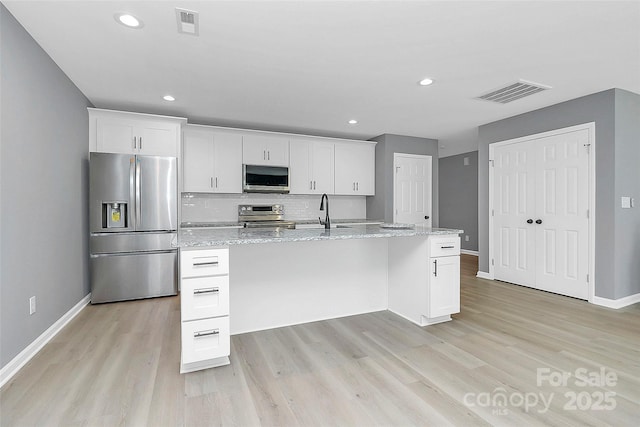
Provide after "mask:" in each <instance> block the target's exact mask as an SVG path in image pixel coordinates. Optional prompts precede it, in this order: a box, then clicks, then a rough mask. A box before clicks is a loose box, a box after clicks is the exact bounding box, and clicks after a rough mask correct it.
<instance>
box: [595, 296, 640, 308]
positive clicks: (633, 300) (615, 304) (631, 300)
mask: <svg viewBox="0 0 640 427" xmlns="http://www.w3.org/2000/svg"><path fill="white" fill-rule="evenodd" d="M591 302H592V303H593V304H595V305H600V306H602V307H608V308H615V309H619V308H623V307H627V306H629V305H632V304H637V303H639V302H640V293H637V294H633V295H629V296H627V297H624V298H618V299H609V298H603V297H597V296H594V297H593V301H591Z"/></svg>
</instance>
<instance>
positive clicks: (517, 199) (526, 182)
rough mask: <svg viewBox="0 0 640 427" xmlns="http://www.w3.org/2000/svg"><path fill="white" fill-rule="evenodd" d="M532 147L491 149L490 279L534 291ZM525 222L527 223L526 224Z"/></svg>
mask: <svg viewBox="0 0 640 427" xmlns="http://www.w3.org/2000/svg"><path fill="white" fill-rule="evenodd" d="M535 149H536V147H535V144H534V143H533V142H529V141H528V142H522V143H519V144H510V145H502V146H498V147H496V148H495V149H494V163H493V165H494V166H493V168H494V175H493V183H494V189H493V194H494V196H493V197H494V198H493V200H494V202H493V206H494V208H493V215H494V219H493V221H494V222H493V224H494V227H493V230H494V236H493V241H494V246H495V249H494V275H495V278H496V279H498V280H504V281H506V282H511V283H517V284H519V285H525V286H533V287H535V282H536V280H535V275H536V268H535V262H536V245H535V223H534V222H533V220H534V217H533V216H534V214H535V188H536V183H535ZM527 221H531V223H528V222H527Z"/></svg>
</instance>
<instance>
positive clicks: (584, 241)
mask: <svg viewBox="0 0 640 427" xmlns="http://www.w3.org/2000/svg"><path fill="white" fill-rule="evenodd" d="M588 143H589V132H588V131H587V130H586V129H585V130H580V131H575V132H570V133H565V134H561V135H555V136H551V137H547V138H544V139H540V140H538V141H537V142H536V148H537V151H536V182H537V183H538V186H539V187H538V190H537V191H536V213H535V218H534V219H535V220H536V221H540V222H541V223H540V224H537V223H535V226H536V227H535V229H536V284H537V286H536V287H537V288H539V289H543V290H546V291H550V292H556V293H559V294H563V295H568V296H572V297H576V298H581V299H587V298H588V283H587V274H588V272H589V264H588V260H589V255H588V249H589V219H588V214H587V210H588V208H589V151H588V147H586V146H585V145H586V144H588Z"/></svg>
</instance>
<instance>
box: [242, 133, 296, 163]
mask: <svg viewBox="0 0 640 427" xmlns="http://www.w3.org/2000/svg"><path fill="white" fill-rule="evenodd" d="M242 162H243V163H244V164H247V165H268V166H289V139H288V138H287V137H285V136H276V135H253V134H249V135H244V136H243V139H242Z"/></svg>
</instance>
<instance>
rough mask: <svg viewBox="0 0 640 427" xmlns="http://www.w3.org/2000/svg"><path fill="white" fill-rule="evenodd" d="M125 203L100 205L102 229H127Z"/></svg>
mask: <svg viewBox="0 0 640 427" xmlns="http://www.w3.org/2000/svg"><path fill="white" fill-rule="evenodd" d="M127 218H128V217H127V202H106V203H105V202H103V203H102V228H127V225H128V224H127V222H128V221H127Z"/></svg>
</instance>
